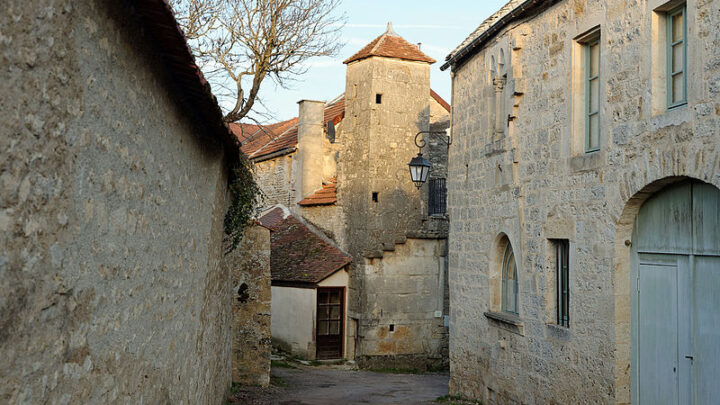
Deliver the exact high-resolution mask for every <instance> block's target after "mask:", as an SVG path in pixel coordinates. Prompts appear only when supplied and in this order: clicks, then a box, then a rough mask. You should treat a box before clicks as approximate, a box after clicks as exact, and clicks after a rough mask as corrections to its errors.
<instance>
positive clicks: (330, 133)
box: [327, 121, 335, 143]
mask: <svg viewBox="0 0 720 405" xmlns="http://www.w3.org/2000/svg"><path fill="white" fill-rule="evenodd" d="M327 139H328V141H330V143H335V124H333V122H332V121H328V122H327Z"/></svg>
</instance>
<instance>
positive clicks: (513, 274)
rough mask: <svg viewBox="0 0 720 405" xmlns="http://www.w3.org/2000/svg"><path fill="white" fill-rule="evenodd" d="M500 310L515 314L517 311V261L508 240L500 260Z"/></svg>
mask: <svg viewBox="0 0 720 405" xmlns="http://www.w3.org/2000/svg"><path fill="white" fill-rule="evenodd" d="M502 310H503V312H509V313H511V314H515V315H517V313H518V283H517V263H515V254H514V253H513V250H512V246H511V245H510V241H508V242H507V245H506V247H505V253H504V254H503V262H502Z"/></svg>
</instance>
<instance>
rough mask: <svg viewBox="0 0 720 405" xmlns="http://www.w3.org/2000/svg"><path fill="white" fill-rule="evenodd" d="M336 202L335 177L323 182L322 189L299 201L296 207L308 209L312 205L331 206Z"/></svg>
mask: <svg viewBox="0 0 720 405" xmlns="http://www.w3.org/2000/svg"><path fill="white" fill-rule="evenodd" d="M336 202H337V177H333V178H331V179H330V180H329V181H328V182H327V183H325V182H323V185H322V188H321V189H320V190H317V191H316V192H314V193H312V194H311V195H310V196H308V197H305V198H304V199H303V200H301V201H300V202H299V203H298V205H302V206H303V207H310V206H313V205H332V204H335V203H336Z"/></svg>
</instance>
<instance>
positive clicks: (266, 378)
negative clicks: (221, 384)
mask: <svg viewBox="0 0 720 405" xmlns="http://www.w3.org/2000/svg"><path fill="white" fill-rule="evenodd" d="M223 271H225V272H228V273H229V274H230V277H231V284H232V288H233V292H234V294H233V296H232V307H233V344H232V353H233V357H232V380H233V382H237V383H241V384H246V385H260V386H263V387H267V386H268V384H270V353H271V352H272V342H271V336H270V298H271V297H270V230H269V229H267V228H264V227H262V226H259V225H254V226H251V227H249V228H248V229H246V230H245V233H244V236H243V240H242V241H241V243H240V244H239V245H238V247H237V248H236V249H235V250H233V251H232V252H231V253H230V254H228V255H227V256H225V257H224V258H223Z"/></svg>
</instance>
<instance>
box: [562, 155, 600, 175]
mask: <svg viewBox="0 0 720 405" xmlns="http://www.w3.org/2000/svg"><path fill="white" fill-rule="evenodd" d="M604 164H605V153H603V152H602V151H599V150H598V151H594V152H588V153H586V154H584V155H580V156H575V157H571V158H570V168H571V169H572V170H574V171H576V172H586V171H590V170H595V169H598V168H600V167H602V166H603V165H604Z"/></svg>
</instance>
